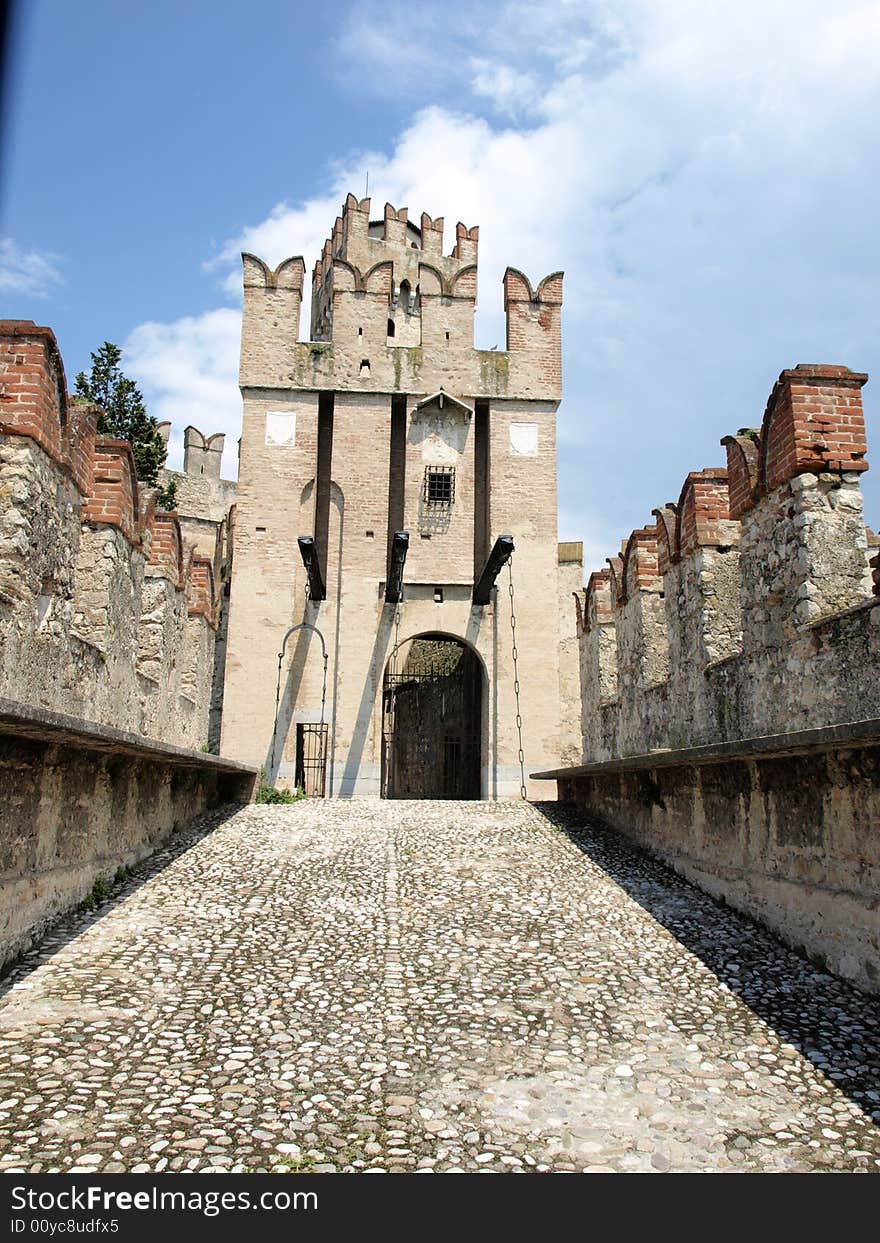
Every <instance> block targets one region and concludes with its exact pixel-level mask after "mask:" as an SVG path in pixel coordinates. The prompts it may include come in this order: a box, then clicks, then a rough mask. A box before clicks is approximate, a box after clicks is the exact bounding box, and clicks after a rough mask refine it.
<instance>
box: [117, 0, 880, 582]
mask: <svg viewBox="0 0 880 1243" xmlns="http://www.w3.org/2000/svg"><path fill="white" fill-rule="evenodd" d="M395 14H397V15H398V16H399V17H400V18H401V20H403V18H405V19H406V20H405V22H404V24H403V25H401V24H400V23H399V22H397V20H396V18H395ZM343 30H344V33H343V35H342V36H341V38H340V40H339V44H338V51H339V54H340V56H341V57H342V59H343V65H344V66H345V64H346V61H345V58H346V57H347V58H348V61H347V69H348V72H349V73H350V71H351V69H352V67H353V66H354V65H355V64H356V65H357V69H358V75H357V79H358V89H362V88H364V87H368V86H369V85H370V84H374V85H376V86H377V88H378V87H379V86H380V89H381V90H382V91H383V92H385V93H386V94H387V93H388V92H391V93H392V94H393V93H394V92H396V93H397V95H398V96H399V99H400V105H401V112H402V113H403V112H404V110H405V114H406V115H409V112H410V110H411V109H412V107H413V103H414V102H415V103H417V104H420V105H424V106H422V107H421V110H420V111H417V112H415V114H414V115H412V116H411V118H410V119H409V120H408V121H407V123H406V124H405V127H404V128H403V129H402V132H401V133H400V134H399V136H398V137H397V139H396V140H395V141H394V142H393V143H392V144H390V146H389V147H388V148H387V150H386V152H385V154H378V153H375V152H374V153H370V154H365V153H361V154H355V155H352V156H350V157H349V158H347V159H344V160H342V161H341V162H340V163H338V164H337V165H335V166H334V167H332V168H331V169H329V170H325V173H324V176H325V178H326V180H325V185H326V192H324V191H323V189H322V192H321V193H320V194H319V195H316V196H315V197H313V198H311V199H309V200H307V201H305V202H301V203H296V204H285V203H281V204H278V205H277V206H276V207H275V208H274V209H273V210H272V211H271V212H270V213H269V214H268V216H267V217H266V218H265V219H264V220H263V221H261V222H258V223H256V224H254V225H251V226H248V227H246V228H244V229H243V230H242V232H241V234H240V236H238V237H236V238H234V239H231V240H230V241H229V242H228V243H227V244H226V245H224V246H223V247H221V248H220V249H219V250H218V252H217V254H216V255H215V256H214V258H213V259H212V260H211V266H212V267H213V268H215V269H216V270H217V271H218V273H220V276H221V279H222V280H223V281H224V283H225V288H226V290H227V292H237V291H238V290H239V288H240V267H239V261H238V252H239V250H242V249H244V250H252V251H254V252H255V253H257V254H259V255H261V257H263V258H265V259H266V260H268V261H269V262H271V263H273V264H276V263H278V262H279V261H280V260H281V259H283V258H285V257H286V256H287V255H289V254H303V256H304V257H305V259H306V264H307V267H310V266H311V264H312V263H313V261H314V260H315V258H317V255H318V253H319V250H320V246H321V244H322V242H323V239H324V237H326V236H327V233H328V231H329V229H330V227H331V225H332V222H333V219H334V218H335V216H336V214H337V213H338V211H339V208H340V204H341V202H342V200H343V198H344V196H345V193H346V192H347V191H348V190H354V191H355V193H358V194H359V195H360V194H361V193H362V188H363V185H364V174H365V172H366V171H367V169H369V171H370V180H371V189H372V191H373V195H372V196H373V200H374V204H375V205H376V210H375V214H377V215H378V214H380V207H381V204H382V203H383V202H384V200H385V199H386V198H387V199H389V200H390V201H391V202H392V203H394V204H395V205H397V206H404V205H405V206H408V207H409V208H410V212H411V214H412V215H413V216H414V217H415V216H417V215H418V213H419V212H420V211H421V210H426V211H428V212H429V213H430V214H431V215H445V217H446V219H447V230H448V234H449V235H448V237H447V247H449V246H451V244H452V237H451V234H452V229H453V226H454V222H455V220H456V219H462V220H464V221H465V223H467V224H468V225H471V224H479V225H480V226H481V231H480V248H481V250H480V312H479V317H478V343H479V344H482V345H486V346H490V345H493V344H502V343H503V340H504V327H503V316H502V313H501V291H500V279H501V273H502V271H503V269H504V267H505V265H506V264H507V263H513V264H514V265H515V266H517V267H520V268H522V269H523V270H524V271H526V272H527V273H528V274H529V275H530V276H531V277H532V278H533V280H538V279H540V277H542V276H543V275H544V274H546V273H547V272H548V271H551V270H553V269H555V268H560V267H561V268H564V269H565V270H566V285H565V298H566V307H565V312H564V343H565V394H566V396H565V400H564V403H563V407H562V410H561V414H560V444H561V446H563V448H564V452H563V453H561V454H560V500H561V506H562V511H563V513H564V515H565V534H566V535H567V536H568V537H569V538H585V539H586V540H587V543H588V545H589V546H590V548H591V551H592V550H593V549H594V548H595V547H596V546H597V540H599V539H605V538H606V533H607V532H611V533H613V538H611V539H610V540H609V545H608V547H607V548H606V552H605V555H607V554H610V553H613V552H614V551H615V549H616V547H617V546H618V545H619V542H620V540H621V539H622V538H624V537H625V536H626V535H627V534H628V532H629V530H630V529H632V527H634V526H637V525H641V524H642V523H644V522H645V521H648V520H650V514H651V509H652V508H653V507H654V506H655V505H657V504H660V503H662V502H663V501H665V500H667V499H668V498H669V497H674V496H677V494H678V491H679V488H680V485H681V482H682V480H683V478H684V475H685V473H686V472H687V471H688V470H693V469H698V468H700V467H702V466H706V465H712V464H715V463H721V462H722V461H723V452H722V450H721V449H720V447H719V445H718V441H719V439H720V437H721V436H722V435H724V434H726V433H727V432H729V431H730V430H731V429H735V428H736V427H740V426H743V425H746V424H754V423H757V422H759V421H760V417H761V413H762V411H763V406H764V401H765V399H766V396H767V393H768V392H769V389H770V387H771V385H772V382H773V380H774V378H775V375H776V374H777V373H778V371H779V370H780V369H781V368H782V367H785V366H792V365H794V364H795V363H797V362H813V361H827V362H843V363H846V364H848V365H850V366H852V367H854V368H857V369H866V370H870V369H871V367H872V366H873V367H874V368H875V370H877V371H878V372H880V357H878V354H880V345H878V342H880V313H878V302H877V297H876V290H877V288H878V285H880V261H878V254H877V247H876V200H877V192H878V188H880V187H878V180H880V175H878V172H877V160H876V136H875V124H874V118H875V117H876V115H877V113H878V105H880V76H878V74H877V71H876V65H877V63H878V55H880V10H878V8H877V6H876V4H874V3H871V4H865V3H859V2H857V0H839V2H838V3H837V4H836V5H834V6H830V5H828V4H827V3H826V0H778V2H777V3H775V4H773V5H766V4H765V3H764V2H763V0H760V2H759V0H751V2H748V3H741V4H739V5H735V6H734V5H729V4H727V3H721V2H720V0H592V2H590V0H555V2H552V3H547V4H544V5H542V6H536V5H532V4H525V3H522V4H519V3H509V4H497V3H496V4H487V3H480V2H478V0H477V2H475V3H473V4H469V5H467V6H464V5H456V4H452V5H449V6H446V7H445V9H444V11H443V15H442V21H441V20H440V18H439V17H438V14H437V11H436V10H432V9H430V8H429V7H427V6H422V8H421V9H418V8H416V9H413V8H412V7H411V6H408V7H406V8H404V7H403V6H401V7H400V8H399V9H398V8H397V7H395V5H394V4H389V3H382V4H381V5H380V4H379V3H375V4H373V3H371V4H362V5H360V6H358V7H357V8H356V9H354V10H352V12H351V14H350V20H348V21H347V22H345V23H343ZM392 32H393V37H392ZM362 36H363V37H362ZM414 83H417V84H418V89H415V87H414ZM523 118H526V120H523ZM339 139H340V141H343V142H344V139H345V135H344V132H343V133H340V135H339ZM218 314H221V313H220V312H213V313H212V315H218ZM227 315H228V316H232V317H233V318H234V313H233V312H227ZM233 318H228V319H226V320H223V321H222V322H223V324H224V332H226V333H227V334H229V337H230V340H229V341H228V342H227V344H228V345H230V348H229V349H228V350H227V351H225V352H224V353H223V357H222V360H218V364H219V366H220V371H218V372H217V374H216V376H215V373H214V372H213V370H212V368H213V366H214V364H213V363H212V361H211V358H210V343H211V341H212V340H213V339H214V338H213V336H212V333H211V332H210V331H209V332H206V333H204V334H202V333H200V332H199V331H198V325H199V323H200V321H198V320H185V321H181V322H180V324H179V325H167V326H165V328H166V330H167V332H168V333H169V334H170V336H169V337H168V338H167V339H166V340H165V345H166V346H168V344H169V342H170V341H173V342H174V343H175V351H173V356H174V358H175V359H177V361H178V367H177V374H178V375H179V384H180V385H181V388H180V393H182V394H186V393H188V392H189V391H190V390H193V391H195V392H196V393H198V391H200V384H199V383H196V384H194V385H192V384H189V382H188V381H186V382H185V372H186V370H187V366H189V367H190V368H191V369H192V371H193V374H194V376H195V377H196V379H197V380H198V381H200V382H204V383H207V382H208V380H209V378H212V377H213V378H216V379H217V380H218V385H220V386H221V387H222V384H228V385H229V390H230V393H231V394H232V396H231V398H230V401H229V403H228V406H224V409H228V410H230V411H231V409H232V407H233V404H235V405H236V408H237V402H238V394H237V392H236V391H235V387H234V362H235V358H236V356H237V342H236V344H235V346H232V345H231V336H232V333H233V327H232V325H233ZM205 319H206V321H208V323H209V324H212V325H213V326H214V327H215V328H216V324H215V322H214V321H213V320H212V319H211V316H208V317H205ZM147 327H148V328H151V329H152V331H153V332H154V334H155V333H158V332H159V330H160V327H161V326H158V325H152V326H147ZM139 331H140V330H139ZM178 348H179V349H183V350H184V351H185V350H191V351H192V354H191V356H190V361H189V363H187V362H186V360H185V359H184V358H183V357H182V356H181V355H180V354H179V353H178V352H177V350H178ZM156 357H157V358H158V355H157V356H156ZM160 371H161V368H159V370H158V371H157V372H156V380H157V382H158V381H159V379H161V376H160V374H159V372H160ZM221 376H222V377H225V378H223V379H222V380H221ZM162 382H163V383H164V384H165V394H166V396H165V400H166V402H168V403H170V402H172V400H175V401H177V404H178V407H179V408H183V407H184V406H186V400H188V397H187V398H186V399H185V400H179V396H178V397H175V396H174V393H173V391H172V390H173V383H172V382H171V381H169V379H168V376H167V375H166V376H165V378H164V380H163V381H162ZM215 396H216V397H217V398H218V400H219V388H218V390H217V393H215ZM866 405H867V408H868V410H869V411H871V410H872V409H873V408H874V402H873V399H872V396H871V390H870V388H869V389H868V390H867V391H866ZM166 408H170V407H166ZM200 417H203V421H204V422H205V423H206V424H207V425H206V426H205V428H204V429H203V430H206V431H211V430H214V425H215V424H214V423H212V422H211V420H209V419H206V418H204V416H200ZM228 417H232V416H231V415H229V416H228ZM197 421H198V420H196V419H194V418H192V417H191V416H190V415H186V416H185V417H184V422H197ZM872 430H874V431H876V429H872ZM869 434H870V433H869ZM872 449H873V451H874V457H875V466H876V467H880V438H878V437H877V436H876V435H874V436H873V438H872ZM866 495H867V496H868V497H869V500H870V504H871V506H873V509H874V511H875V512H874V525H877V519H878V517H880V514H878V513H877V512H876V511H877V510H878V509H880V489H878V488H877V487H876V486H875V485H874V484H873V482H872V479H871V476H870V475H869V476H868V480H867V484H866ZM868 516H869V520H870V518H871V514H870V513H869V515H868ZM578 524H579V525H580V531H578V530H577V529H576V528H577V526H578ZM603 561H604V556H603V557H600V558H598V561H597V564H599V565H601V564H602V563H603ZM587 568H588V569H589V568H591V567H589V566H588V567H587Z"/></svg>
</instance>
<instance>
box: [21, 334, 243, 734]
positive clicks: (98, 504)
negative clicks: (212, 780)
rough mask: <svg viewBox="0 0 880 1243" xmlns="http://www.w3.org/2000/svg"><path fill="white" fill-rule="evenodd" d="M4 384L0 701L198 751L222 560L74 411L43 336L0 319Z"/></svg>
mask: <svg viewBox="0 0 880 1243" xmlns="http://www.w3.org/2000/svg"><path fill="white" fill-rule="evenodd" d="M0 386H2V391H0V694H2V695H3V696H6V697H8V698H10V699H14V700H17V701H19V702H20V703H23V704H31V705H36V706H41V707H45V708H54V709H57V710H60V711H64V712H67V713H72V714H76V715H78V716H81V717H83V718H85V719H87V720H91V721H98V722H102V723H104V724H107V725H112V726H116V727H119V728H122V729H128V730H133V731H135V732H138V733H143V734H147V735H152V736H153V737H161V738H162V739H163V740H165V741H167V742H173V743H178V744H181V745H185V746H191V747H196V748H198V747H201V746H203V745H204V744H205V743H206V742H207V740H208V732H209V728H208V727H209V713H210V708H211V698H212V691H213V678H214V644H215V632H216V627H217V616H218V607H217V594H218V593H217V590H216V587H215V581H216V575H215V561H216V559H215V558H214V557H213V556H211V557H205V556H204V555H203V554H201V553H200V552H199V551H197V550H194V549H193V548H191V547H187V546H186V545H185V543H184V539H183V535H182V532H181V528H180V522H179V520H178V518H177V516H176V515H174V514H162V513H157V512H156V509H155V499H154V493H153V492H152V490H150V489H145V488H144V487H143V486H141V485H139V484H138V481H137V478H136V475H135V469H134V460H133V458H132V454H131V449H130V448H129V446H128V445H127V444H125V443H124V442H120V441H115V440H112V439H110V438H107V437H102V436H98V435H97V434H96V430H95V427H96V416H97V410H96V409H95V408H94V407H92V406H88V405H78V404H75V403H72V402H70V401H69V399H68V396H67V392H66V384H65V379H64V369H63V364H62V361H61V358H60V355H59V353H58V347H57V344H56V342H55V338H54V336H53V334H52V332H51V330H50V329H48V328H40V327H37V326H36V325H34V324H33V323H31V322H29V321H5V322H2V323H0Z"/></svg>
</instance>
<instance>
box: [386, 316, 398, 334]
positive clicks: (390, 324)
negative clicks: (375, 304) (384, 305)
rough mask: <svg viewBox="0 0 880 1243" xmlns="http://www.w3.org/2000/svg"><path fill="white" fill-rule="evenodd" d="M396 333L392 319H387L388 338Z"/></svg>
mask: <svg viewBox="0 0 880 1243" xmlns="http://www.w3.org/2000/svg"><path fill="white" fill-rule="evenodd" d="M396 331H397V328H396V326H395V323H394V320H393V319H389V321H388V335H389V337H393V336H394V334H395V332H396Z"/></svg>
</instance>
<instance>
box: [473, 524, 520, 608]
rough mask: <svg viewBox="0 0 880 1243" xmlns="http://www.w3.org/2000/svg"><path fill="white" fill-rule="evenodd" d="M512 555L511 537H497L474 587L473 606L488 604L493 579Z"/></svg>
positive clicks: (493, 584)
mask: <svg viewBox="0 0 880 1243" xmlns="http://www.w3.org/2000/svg"><path fill="white" fill-rule="evenodd" d="M512 555H513V536H512V535H499V536H498V538H497V540H496V541H495V543H494V544H493V546H492V551H491V552H490V553H489V556H488V558H487V560H486V564H485V566H484V567H483V573H482V574H481V575H480V578H479V581H478V582H477V583H476V584H475V586H474V597H473V600H474V604H478V605H484V604H488V603H489V597H490V595H491V593H492V588H493V587H494V586H495V579H496V578H497V577H498V575H499V574H500V572H501V570H502V568H503V567H504V566H505V565H506V564H507V562H508V561H509V560H510V558H511V556H512Z"/></svg>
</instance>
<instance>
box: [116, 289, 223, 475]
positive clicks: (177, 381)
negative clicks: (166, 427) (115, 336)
mask: <svg viewBox="0 0 880 1243" xmlns="http://www.w3.org/2000/svg"><path fill="white" fill-rule="evenodd" d="M240 335H241V315H240V313H239V312H238V311H234V310H231V309H229V308H226V307H224V308H221V309H220V310H216V311H209V312H207V313H206V314H205V315H197V316H192V317H187V318H185V319H178V320H175V321H174V322H173V323H170V324H158V323H146V324H141V325H140V326H139V327H137V328H135V330H134V331H133V332H132V333H131V334H130V336H129V337H128V340H127V341H126V342H125V343H124V345H123V361H122V365H123V368H124V370H125V371H126V373H127V374H129V375H131V376H133V377H134V379H136V380H137V382H138V384H139V385H140V387H141V389H142V390H143V393H144V396H145V397H146V399H147V408H148V409H149V411H150V414H152V415H153V416H154V417H155V418H157V419H158V420H159V422H160V423H161V422H164V421H165V420H166V419H167V420H168V421H169V422H170V423H171V424H172V437H171V441H170V445H169V452H168V465H169V466H170V467H172V468H174V469H176V470H179V469H180V467H181V465H182V462H183V431H184V428H185V427H187V426H190V425H191V426H193V427H197V428H198V429H199V431H201V432H203V433H204V434H205V435H206V436H212V435H213V434H214V433H215V432H224V433H225V434H226V445H225V446H224V452H223V463H222V473H223V477H224V478H225V479H234V478H236V477H237V475H238V438H239V436H240V435H241V396H240V394H239V391H238V351H239V340H240Z"/></svg>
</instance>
